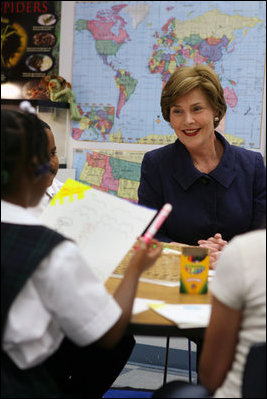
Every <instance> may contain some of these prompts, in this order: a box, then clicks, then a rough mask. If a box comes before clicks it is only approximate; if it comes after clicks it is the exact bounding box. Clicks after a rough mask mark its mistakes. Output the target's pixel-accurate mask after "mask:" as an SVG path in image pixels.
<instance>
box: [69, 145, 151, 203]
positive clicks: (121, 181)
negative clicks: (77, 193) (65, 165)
mask: <svg viewBox="0 0 267 399" xmlns="http://www.w3.org/2000/svg"><path fill="white" fill-rule="evenodd" d="M143 156H144V152H142V151H136V152H134V151H117V150H80V149H75V150H74V154H73V158H74V159H73V163H74V164H75V169H76V176H75V179H76V180H77V181H80V182H81V183H85V184H88V185H90V186H91V187H93V188H96V189H99V190H102V191H105V192H107V193H109V194H112V195H115V196H117V197H120V198H124V199H127V200H129V201H131V202H133V203H137V202H138V196H137V190H138V186H139V180H140V170H141V162H142V159H143Z"/></svg>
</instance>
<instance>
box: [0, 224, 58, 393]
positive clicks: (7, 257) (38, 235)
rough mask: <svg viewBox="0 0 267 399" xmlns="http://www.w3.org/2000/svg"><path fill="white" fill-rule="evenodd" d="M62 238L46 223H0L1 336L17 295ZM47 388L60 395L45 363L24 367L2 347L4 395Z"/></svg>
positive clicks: (46, 391) (50, 391)
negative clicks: (44, 224)
mask: <svg viewBox="0 0 267 399" xmlns="http://www.w3.org/2000/svg"><path fill="white" fill-rule="evenodd" d="M63 240H65V237H63V236H62V235H61V234H58V233H57V232H55V231H53V230H50V229H48V228H46V227H44V226H30V225H16V224H9V223H1V336H2V334H3V328H4V326H5V322H6V318H7V314H8V311H9V308H10V306H11V304H12V302H13V301H14V299H15V297H16V296H17V294H18V293H19V292H20V291H21V289H22V288H23V286H24V284H25V283H26V281H27V280H28V279H29V278H30V277H31V275H32V273H33V272H34V271H35V269H36V267H37V266H38V264H39V263H40V262H41V261H42V259H43V258H44V257H45V256H47V255H48V254H49V253H50V252H51V251H52V250H53V248H54V247H55V246H56V245H58V244H59V243H60V242H62V241H63ZM30 328H31V326H29V329H30ZM1 341H2V340H1ZM48 392H49V393H51V394H52V396H53V397H60V389H59V387H58V385H57V383H56V382H55V380H54V379H53V377H51V375H50V373H49V371H48V370H47V368H46V366H45V363H44V364H41V365H38V366H36V367H32V368H30V369H26V370H21V369H19V368H18V367H17V366H16V365H15V363H14V362H13V361H12V360H11V359H10V357H9V356H8V355H7V354H6V353H5V352H4V351H3V350H2V349H1V397H3V398H4V397H6V398H8V397H35V398H37V397H38V398H40V397H47V393H48Z"/></svg>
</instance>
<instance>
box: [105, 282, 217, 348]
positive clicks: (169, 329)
mask: <svg viewBox="0 0 267 399" xmlns="http://www.w3.org/2000/svg"><path fill="white" fill-rule="evenodd" d="M120 281H121V279H119V278H112V277H111V278H109V279H108V280H107V282H106V287H107V289H108V291H109V292H110V293H111V294H113V293H114V291H115V290H116V288H117V286H118V285H119V283H120ZM136 297H137V298H138V297H139V298H151V299H157V300H163V301H165V302H166V303H174V304H191V303H195V304H200V303H201V304H209V303H210V301H211V295H210V293H209V292H208V293H207V294H204V295H189V294H180V292H179V287H166V286H163V285H157V284H150V283H143V282H139V284H138V289H137V295H136ZM127 331H128V332H130V333H132V334H136V335H147V336H149V335H150V336H165V337H186V338H189V339H191V340H193V341H195V342H196V341H199V340H202V339H203V334H204V331H205V328H203V327H201V328H186V329H185V328H183V329H180V328H179V327H177V325H175V324H174V323H173V322H172V321H169V320H167V319H165V318H164V317H162V316H161V315H159V314H157V313H156V312H154V311H153V310H151V309H150V310H147V311H145V312H142V313H138V314H136V315H133V316H132V319H131V323H130V325H129V326H128V330H127ZM196 343H197V342H196Z"/></svg>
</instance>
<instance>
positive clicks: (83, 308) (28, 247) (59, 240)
mask: <svg viewBox="0 0 267 399" xmlns="http://www.w3.org/2000/svg"><path fill="white" fill-rule="evenodd" d="M1 144H2V145H1V188H2V190H1V210H2V212H1V233H2V240H1V278H2V312H1V337H2V340H1V360H2V361H1V368H2V370H1V380H2V381H1V397H12V398H16V397H27V398H36V397H38V398H41V397H43V398H48V397H53V398H66V397H68V398H71V397H73V398H74V397H75V398H78V397H94V398H98V397H102V395H103V394H104V392H105V391H106V390H107V389H108V388H109V387H110V386H111V385H112V383H113V381H114V380H115V379H116V378H117V376H118V375H119V373H120V371H121V370H122V368H123V367H124V365H125V363H126V362H127V360H128V358H129V356H130V353H131V351H132V348H133V346H134V339H133V337H132V336H127V335H125V329H126V326H127V325H128V322H129V320H130V317H131V311H132V305H133V300H134V297H135V293H136V288H137V284H138V279H139V276H140V275H141V273H142V272H143V271H144V270H146V269H147V268H148V267H150V266H151V265H152V264H153V263H154V262H155V261H156V259H157V258H158V257H159V255H160V253H161V246H160V245H159V243H158V241H157V240H151V242H150V243H149V244H146V243H145V242H144V241H143V240H142V239H140V240H139V241H140V242H139V248H138V249H137V250H136V251H135V254H134V255H133V257H132V258H131V260H130V262H129V265H128V268H127V270H126V272H125V275H124V278H123V280H122V281H121V283H120V285H119V287H118V289H117V290H116V292H115V294H114V297H112V296H111V295H110V294H109V293H108V292H107V291H106V289H105V287H104V286H103V285H102V283H101V282H99V281H98V279H97V278H96V277H95V276H94V274H93V272H92V271H91V269H90V267H89V266H88V263H87V262H86V260H85V259H84V258H83V257H82V256H81V254H80V253H79V250H78V248H77V246H76V245H75V243H74V242H72V241H71V240H68V239H66V238H65V237H64V236H62V235H61V234H58V233H57V232H55V231H53V230H51V229H48V228H47V227H45V226H43V225H41V223H40V221H39V220H38V219H36V218H35V217H34V216H33V215H31V213H30V212H29V210H28V207H31V206H36V205H37V204H38V202H39V201H40V199H41V198H42V196H43V195H44V193H45V190H46V188H47V186H48V183H49V179H50V177H49V171H50V162H49V153H48V140H47V135H46V132H45V129H44V127H43V125H42V123H41V122H40V120H39V119H38V117H37V116H36V115H34V114H33V113H29V112H20V111H9V110H2V111H1ZM100 373H101V382H100V381H99V380H100V379H99V374H100Z"/></svg>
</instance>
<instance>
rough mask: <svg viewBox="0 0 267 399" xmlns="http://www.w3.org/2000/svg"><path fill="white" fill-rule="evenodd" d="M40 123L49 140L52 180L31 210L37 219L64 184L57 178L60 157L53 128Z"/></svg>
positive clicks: (50, 174) (42, 122)
mask: <svg viewBox="0 0 267 399" xmlns="http://www.w3.org/2000/svg"><path fill="white" fill-rule="evenodd" d="M40 122H41V124H42V126H43V128H44V129H45V133H46V135H47V140H48V153H49V162H50V171H49V172H50V173H49V176H50V179H49V182H48V186H47V189H46V191H45V194H44V195H43V197H42V198H41V200H40V202H39V204H38V205H37V206H35V207H32V208H30V210H31V213H32V214H33V215H35V216H37V217H38V216H40V215H41V214H42V212H43V211H44V210H45V209H46V207H47V206H48V204H49V203H50V202H51V200H52V198H53V197H54V196H55V195H56V194H57V192H58V191H59V190H60V189H61V187H62V186H63V183H61V181H59V180H58V179H57V178H56V174H57V172H58V168H59V160H58V156H57V148H56V144H55V138H54V134H53V132H52V129H51V127H50V126H49V125H48V124H47V123H46V122H44V121H43V120H40Z"/></svg>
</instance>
